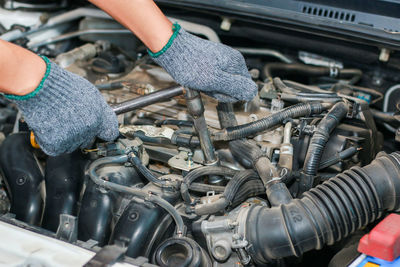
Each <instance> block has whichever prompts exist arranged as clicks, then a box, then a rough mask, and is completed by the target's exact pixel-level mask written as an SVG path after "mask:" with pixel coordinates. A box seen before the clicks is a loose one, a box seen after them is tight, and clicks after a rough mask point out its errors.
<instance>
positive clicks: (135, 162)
mask: <svg viewBox="0 0 400 267" xmlns="http://www.w3.org/2000/svg"><path fill="white" fill-rule="evenodd" d="M128 159H129V162H131V163H132V164H133V165H134V166H135V167H136V168H137V169H138V171H139V172H140V173H141V174H142V175H143V176H144V177H145V178H146V179H147V180H148V181H149V182H151V183H154V184H158V185H166V184H167V181H166V180H160V179H158V178H157V177H156V176H155V175H154V174H153V173H152V172H151V171H150V170H149V169H147V168H146V166H144V165H143V163H142V161H141V160H140V158H139V157H137V156H136V155H132V154H130V156H129V157H128Z"/></svg>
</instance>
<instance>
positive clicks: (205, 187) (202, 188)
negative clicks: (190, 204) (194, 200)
mask: <svg viewBox="0 0 400 267" xmlns="http://www.w3.org/2000/svg"><path fill="white" fill-rule="evenodd" d="M189 189H190V190H192V191H196V192H201V193H207V192H210V191H214V192H215V193H222V192H224V190H225V186H221V185H211V184H202V183H192V184H191V185H190V187H189Z"/></svg>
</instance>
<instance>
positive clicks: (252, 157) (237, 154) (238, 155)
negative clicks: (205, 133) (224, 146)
mask: <svg viewBox="0 0 400 267" xmlns="http://www.w3.org/2000/svg"><path fill="white" fill-rule="evenodd" d="M229 150H230V151H231V153H232V155H233V157H234V158H235V159H236V160H237V161H238V162H239V163H240V164H241V165H242V166H243V167H245V168H246V169H252V168H254V162H255V161H256V160H257V159H259V158H260V157H261V156H262V155H263V154H264V153H263V152H262V150H261V148H260V147H259V146H258V145H257V144H256V143H255V142H253V141H251V140H247V139H239V140H232V141H230V142H229Z"/></svg>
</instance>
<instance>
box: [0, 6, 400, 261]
mask: <svg viewBox="0 0 400 267" xmlns="http://www.w3.org/2000/svg"><path fill="white" fill-rule="evenodd" d="M12 2H14V1H4V2H3V3H1V2H0V3H1V5H2V6H3V8H1V9H0V38H2V39H5V40H9V41H12V42H14V43H17V44H19V45H21V46H23V47H26V48H28V49H30V50H32V51H34V52H36V53H40V54H43V55H46V56H48V57H49V58H50V59H51V60H53V61H54V62H56V63H57V64H59V65H60V66H62V67H63V68H65V69H67V70H69V71H71V72H74V73H76V74H78V75H81V76H83V77H85V78H86V79H88V80H89V81H91V82H92V83H93V84H95V85H96V86H97V88H98V89H99V90H100V91H101V93H102V94H103V96H104V97H105V99H106V100H107V102H108V103H109V104H110V105H111V106H112V107H113V109H114V111H115V112H116V113H117V114H118V119H119V121H120V133H121V135H120V137H119V138H118V139H117V140H116V141H115V142H111V143H105V142H103V141H102V140H94V141H93V143H92V144H91V146H90V147H88V148H86V149H82V150H78V151H75V152H74V153H71V154H65V155H61V156H57V157H50V156H46V155H45V154H44V153H43V152H42V151H41V150H40V148H39V147H38V146H37V144H35V141H34V137H33V135H32V133H30V131H29V127H28V126H27V125H26V123H25V122H24V119H23V117H22V116H21V114H20V112H18V110H17V109H16V107H15V105H14V104H12V103H11V102H9V101H8V100H7V99H6V98H3V97H2V98H0V105H1V108H0V130H1V133H0V137H1V138H0V139H1V147H0V166H1V173H2V181H1V191H0V213H1V214H2V215H1V217H0V220H1V221H5V222H8V223H11V224H14V225H17V226H19V227H22V228H25V229H30V230H32V231H35V232H39V233H41V234H43V235H46V236H51V237H55V238H58V239H61V240H64V241H66V242H69V243H72V244H75V245H77V246H81V247H84V248H86V249H90V250H94V251H99V250H100V251H101V250H102V249H103V248H109V247H114V248H115V247H117V248H119V249H120V250H118V252H119V254H118V258H119V259H120V256H121V255H123V256H124V257H125V260H126V261H127V262H129V258H130V260H131V262H132V264H136V265H140V264H139V263H137V262H135V261H133V259H138V258H140V259H143V258H144V259H145V260H144V262H145V264H148V265H145V264H143V266H150V264H154V265H158V266H306V265H309V264H312V266H327V265H328V264H330V265H329V266H344V265H343V264H344V261H343V260H344V259H343V258H342V257H341V256H340V255H341V253H342V252H343V250H345V249H347V248H348V247H351V246H355V245H356V244H357V243H358V241H359V239H360V237H361V236H362V235H363V234H365V233H368V231H369V230H370V229H371V228H372V227H373V226H374V225H375V224H376V223H378V222H379V221H380V220H381V219H382V218H384V217H385V216H386V215H387V214H389V213H390V212H396V211H397V210H399V208H400V198H399V195H400V154H399V153H400V152H396V151H398V150H399V144H398V140H400V139H399V136H400V132H399V131H398V127H399V126H400V123H399V120H398V116H397V112H398V109H399V99H400V98H399V96H400V86H399V80H400V76H399V75H398V71H399V69H400V64H399V62H400V61H399V59H400V57H399V53H398V52H397V51H396V50H395V49H388V48H386V47H371V46H370V45H366V44H360V43H352V42H351V40H343V39H340V38H337V39H335V38H332V37H327V36H320V35H313V33H312V32H302V31H300V30H295V29H277V28H275V26H273V25H272V26H266V25H263V24H261V23H259V22H257V21H251V20H250V19H249V20H245V19H242V20H241V19H240V18H236V17H235V19H233V17H234V16H233V15H232V16H231V17H227V14H220V13H217V12H215V11H214V12H211V11H210V12H207V11H206V10H202V11H200V10H196V9H190V8H189V9H187V10H185V9H181V8H179V7H176V6H174V5H173V4H172V5H169V4H168V3H163V4H162V5H161V7H162V8H163V10H164V11H165V13H166V15H167V16H168V17H170V18H171V20H172V21H177V22H179V23H180V24H181V26H182V27H183V28H185V29H186V30H187V31H188V32H191V33H193V34H196V35H198V36H201V37H204V38H206V39H209V40H211V41H215V42H223V43H224V44H227V45H230V46H232V47H234V48H236V49H238V50H239V51H240V52H242V53H243V55H244V57H245V59H246V62H247V64H248V66H249V71H250V74H251V75H252V78H253V79H254V81H255V82H256V83H257V85H258V88H259V93H258V95H257V96H256V97H255V98H254V99H253V100H252V101H249V102H238V103H234V104H231V103H218V102H217V100H215V99H213V98H211V97H209V96H207V95H204V94H201V93H199V92H197V91H195V90H192V89H190V88H183V87H181V86H180V85H177V84H176V83H175V82H174V81H173V80H172V78H171V77H170V76H169V75H168V74H167V73H166V72H165V71H164V70H163V69H162V68H160V67H159V66H157V65H155V63H153V62H152V61H151V58H150V57H149V56H148V55H147V53H146V48H145V47H144V46H143V44H141V43H140V41H139V40H137V39H136V38H135V37H134V36H133V35H132V34H131V33H130V32H129V31H128V30H126V29H124V28H123V27H122V26H120V25H119V24H118V23H116V22H115V21H114V20H112V19H110V17H108V15H107V14H105V13H103V12H101V11H100V10H97V9H95V8H94V7H91V6H87V5H86V3H83V4H82V3H80V2H79V1H74V2H73V3H68V4H67V2H68V1H52V3H51V4H50V3H47V2H50V1H36V2H37V3H36V2H35V1H31V2H35V3H29V1H16V2H15V3H14V4H15V6H14V5H11V3H12ZM60 108H62V107H60ZM109 253H110V254H112V252H109ZM338 255H339V256H338ZM111 258H113V256H111ZM346 264H347V263H346ZM43 266H46V265H43ZM60 266H62V264H61V265H60ZM104 266H106V265H104Z"/></svg>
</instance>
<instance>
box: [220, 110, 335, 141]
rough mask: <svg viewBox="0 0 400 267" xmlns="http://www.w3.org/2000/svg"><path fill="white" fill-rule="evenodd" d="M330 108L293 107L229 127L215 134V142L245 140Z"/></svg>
mask: <svg viewBox="0 0 400 267" xmlns="http://www.w3.org/2000/svg"><path fill="white" fill-rule="evenodd" d="M328 106H330V104H327V103H319V102H311V103H301V104H297V105H293V106H290V107H287V108H285V109H282V110H280V111H278V112H276V113H273V114H271V115H269V116H267V117H265V118H262V119H260V120H257V121H254V122H250V123H247V124H243V125H237V126H232V127H227V128H226V129H224V130H222V131H220V132H215V133H214V134H213V135H214V140H223V141H229V140H235V139H240V138H245V137H247V136H250V135H254V134H256V133H259V132H262V131H265V130H267V129H270V128H272V127H274V126H277V125H279V124H281V123H283V122H284V121H285V120H286V119H289V118H298V117H303V116H311V115H313V114H319V113H321V112H322V111H324V110H325V109H326V108H327V107H328Z"/></svg>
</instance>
